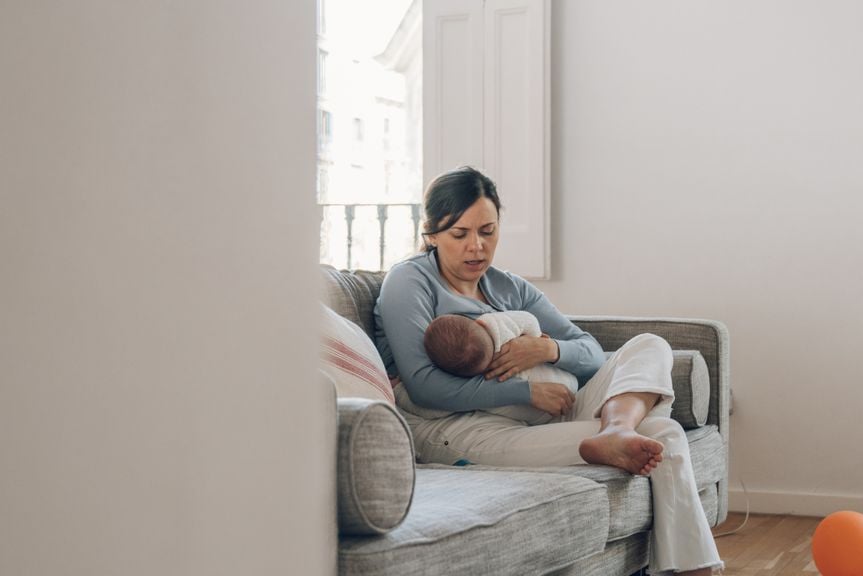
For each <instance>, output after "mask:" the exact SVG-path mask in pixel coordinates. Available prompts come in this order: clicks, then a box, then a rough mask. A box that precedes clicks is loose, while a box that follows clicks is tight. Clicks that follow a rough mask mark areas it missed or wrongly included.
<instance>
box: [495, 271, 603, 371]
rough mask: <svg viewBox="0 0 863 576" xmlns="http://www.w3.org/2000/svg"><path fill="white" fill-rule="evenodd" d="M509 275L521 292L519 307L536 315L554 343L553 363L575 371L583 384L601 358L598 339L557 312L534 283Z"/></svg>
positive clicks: (598, 365)
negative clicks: (556, 349)
mask: <svg viewBox="0 0 863 576" xmlns="http://www.w3.org/2000/svg"><path fill="white" fill-rule="evenodd" d="M512 278H513V281H515V282H516V283H517V284H518V286H519V291H520V292H521V295H522V309H523V310H526V311H527V312H530V313H531V314H533V315H534V316H536V319H537V320H539V326H540V328H541V329H542V331H543V333H545V334H548V335H549V336H550V337H551V338H553V339H554V341H555V342H556V343H557V346H558V349H559V350H560V357H559V358H558V360H557V362H553V364H554V365H555V366H557V367H558V368H563V369H564V370H566V371H567V372H569V373H571V374H573V375H575V377H576V378H578V382H579V384H580V385H581V386H584V385H585V384H586V383H587V381H588V380H590V379H591V378H592V377H593V375H594V374H596V372H597V370H599V368H600V366H602V364H603V363H604V362H605V354H604V353H603V351H602V347H601V346H600V345H599V342H597V341H596V339H595V338H594V337H593V336H591V335H590V334H588V333H587V332H585V331H584V330H582V329H581V328H579V327H578V326H576V325H575V324H573V323H572V322H571V321H570V320H568V319H567V318H566V316H564V315H563V314H561V313H560V311H559V310H558V309H557V308H556V307H555V306H554V304H552V303H551V301H550V300H549V299H548V298H547V297H546V296H545V294H543V293H542V292H541V291H540V290H539V289H538V288H537V287H536V286H534V285H533V284H531V283H529V282H528V281H527V280H524V279H522V278H520V277H518V276H512Z"/></svg>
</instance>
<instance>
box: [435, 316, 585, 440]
mask: <svg viewBox="0 0 863 576" xmlns="http://www.w3.org/2000/svg"><path fill="white" fill-rule="evenodd" d="M522 334H526V335H528V336H536V337H539V336H541V335H542V332H541V331H540V328H539V322H538V321H537V319H536V317H535V316H534V315H533V314H531V313H530V312H523V311H510V312H491V313H488V314H483V315H482V316H480V317H479V318H477V319H476V320H471V319H470V318H468V317H466V316H459V315H456V314H444V315H443V316H438V317H437V318H435V319H434V320H433V321H432V322H431V324H429V326H428V328H426V331H425V338H424V344H425V349H426V353H427V354H428V356H429V358H430V359H431V361H432V362H434V364H435V365H436V366H437V367H438V368H440V369H441V370H445V371H447V372H449V373H450V374H454V375H456V376H462V377H465V378H467V377H472V376H477V375H479V374H483V373H485V372H486V370H487V369H488V365H489V364H490V363H491V360H492V357H493V356H494V354H495V353H497V352H499V351H500V347H501V346H502V345H503V344H505V343H507V342H509V341H510V340H512V339H513V338H517V337H518V336H521V335H522ZM516 376H519V377H521V378H524V379H525V380H528V381H534V382H559V383H561V384H564V385H565V386H567V387H568V388H569V389H570V391H572V393H573V394H575V392H576V391H577V390H578V380H577V379H576V378H575V376H573V375H572V374H570V373H569V372H567V371H565V370H562V369H560V368H557V367H555V366H552V365H550V364H540V365H538V366H535V367H533V368H530V369H529V370H524V371H522V372H519V373H518V374H516ZM486 412H492V413H494V414H499V415H501V416H506V417H508V418H513V419H515V420H522V421H524V422H527V423H528V424H530V425H536V424H546V423H548V422H550V421H551V420H552V416H551V414H549V413H548V412H545V411H543V410H540V409H538V408H534V407H533V406H530V405H527V404H520V405H512V406H501V407H498V408H490V409H488V410H486Z"/></svg>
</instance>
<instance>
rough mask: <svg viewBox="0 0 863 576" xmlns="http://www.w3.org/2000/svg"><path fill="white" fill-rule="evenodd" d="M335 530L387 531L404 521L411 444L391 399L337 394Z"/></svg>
mask: <svg viewBox="0 0 863 576" xmlns="http://www.w3.org/2000/svg"><path fill="white" fill-rule="evenodd" d="M338 413H339V438H338V442H339V445H338V482H337V484H338V511H339V533H340V534H342V535H352V536H363V535H373V534H385V533H386V532H389V531H390V530H392V529H393V528H395V527H397V526H398V525H399V524H401V523H402V521H403V520H404V518H405V516H407V513H408V510H409V509H410V506H411V501H412V500H413V494H414V483H415V480H416V469H415V465H414V447H413V441H412V439H411V434H410V431H409V430H408V426H407V424H406V423H405V421H404V419H402V417H401V416H400V415H399V414H398V413H397V412H396V411H395V409H394V408H393V407H392V406H390V405H389V404H387V403H385V402H381V401H377V400H367V399H361V398H339V399H338Z"/></svg>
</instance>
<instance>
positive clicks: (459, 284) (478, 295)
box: [441, 272, 486, 302]
mask: <svg viewBox="0 0 863 576" xmlns="http://www.w3.org/2000/svg"><path fill="white" fill-rule="evenodd" d="M441 277H442V278H443V279H444V282H446V283H447V285H448V286H449V287H450V289H451V290H452V291H453V292H455V293H457V294H461V295H462V296H467V297H468V298H473V299H474V300H479V301H480V302H486V299H485V295H483V293H482V290H480V289H479V280H477V281H476V282H466V281H459V280H453V279H451V278H448V277H447V275H446V274H444V273H443V272H441Z"/></svg>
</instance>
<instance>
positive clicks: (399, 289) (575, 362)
mask: <svg viewBox="0 0 863 576" xmlns="http://www.w3.org/2000/svg"><path fill="white" fill-rule="evenodd" d="M480 289H481V290H482V293H483V294H484V295H485V297H486V299H487V300H488V301H489V303H490V305H489V304H485V303H483V302H480V301H478V300H474V299H473V298H468V297H466V296H462V295H460V294H457V293H455V292H453V291H452V290H450V289H449V287H448V284H447V283H446V282H445V281H444V280H443V278H442V277H441V275H440V271H439V270H438V265H437V255H436V254H435V252H429V253H426V254H418V255H416V256H413V257H411V258H408V259H407V260H405V261H403V262H400V263H399V264H396V265H395V266H394V267H393V268H392V270H390V271H389V272H388V273H387V275H386V277H385V278H384V282H383V285H382V286H381V292H380V296H379V297H378V301H377V303H376V305H375V341H376V342H375V343H376V345H377V348H378V351H379V352H380V354H381V357H382V358H383V361H384V364H385V365H386V368H387V373H388V374H389V375H390V376H395V375H399V376H400V377H401V379H402V382H403V383H404V385H405V386H406V388H407V391H408V394H409V395H410V397H411V399H412V400H413V401H414V402H415V403H416V404H419V405H420V406H423V407H426V408H437V409H439V410H447V411H452V412H462V411H469V410H483V409H488V408H495V407H497V406H506V405H510V404H529V403H530V388H529V385H528V383H527V380H524V379H522V378H510V379H509V380H505V381H503V382H498V381H497V380H486V379H485V378H483V377H482V376H475V377H473V378H460V377H458V376H453V375H451V374H449V373H447V372H444V371H443V370H440V369H439V368H437V367H436V366H435V365H434V364H432V362H431V360H429V358H428V356H427V355H426V352H425V348H424V346H423V335H424V333H425V329H426V327H427V326H428V325H429V323H430V322H431V321H432V319H434V318H436V317H437V316H440V315H441V314H462V315H464V316H469V317H471V318H476V317H478V316H481V315H482V314H485V313H487V312H495V311H502V310H525V311H527V312H530V313H531V314H533V315H534V316H536V318H537V320H539V326H540V328H541V329H542V331H543V333H545V334H548V335H549V336H551V337H552V338H553V339H555V341H556V342H557V344H558V347H559V349H560V358H559V359H558V361H557V362H556V363H555V366H557V367H559V368H563V369H564V370H566V371H568V372H570V373H572V374H573V375H575V377H576V378H578V381H579V383H580V385H582V386H583V385H584V384H585V383H586V382H587V381H588V380H589V379H590V378H591V376H593V375H594V374H595V373H596V371H597V370H599V367H600V366H601V365H602V363H603V362H604V361H605V356H604V354H603V352H602V348H601V347H600V345H599V343H598V342H597V341H596V339H595V338H594V337H593V336H591V335H590V334H588V333H587V332H584V331H583V330H581V329H580V328H578V327H577V326H575V325H574V324H573V323H572V322H570V321H569V320H567V318H566V317H565V316H563V315H562V314H561V313H560V312H559V311H558V310H557V308H555V307H554V305H553V304H552V303H551V302H550V301H549V300H548V298H546V297H545V294H543V293H542V292H540V291H539V290H538V289H537V288H536V287H535V286H533V285H532V284H530V283H529V282H527V281H526V280H524V279H523V278H521V277H519V276H517V275H515V274H511V273H509V272H503V271H501V270H498V269H497V268H494V267H491V268H489V269H488V270H487V271H486V273H485V274H484V275H483V277H482V278H481V279H480Z"/></svg>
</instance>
